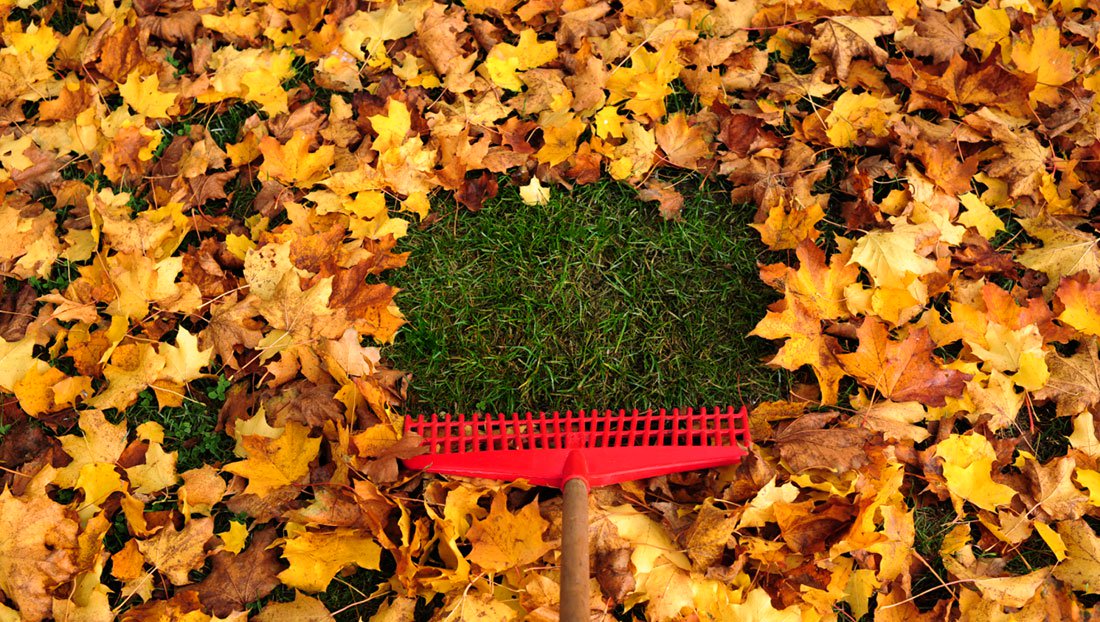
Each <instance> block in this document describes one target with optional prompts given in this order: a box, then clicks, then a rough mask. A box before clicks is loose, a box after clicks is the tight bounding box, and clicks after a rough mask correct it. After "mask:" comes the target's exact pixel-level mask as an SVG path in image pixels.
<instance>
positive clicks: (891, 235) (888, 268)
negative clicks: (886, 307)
mask: <svg viewBox="0 0 1100 622" xmlns="http://www.w3.org/2000/svg"><path fill="white" fill-rule="evenodd" d="M934 229H935V227H931V230H934ZM929 234H930V230H929V226H924V227H921V226H916V225H909V224H907V223H905V222H904V221H903V220H895V222H894V227H893V228H892V229H875V230H874V231H869V232H867V233H866V234H864V235H863V237H861V238H860V239H859V241H858V242H856V245H855V248H853V249H852V258H851V260H850V261H849V263H854V264H858V265H860V266H862V267H863V269H865V270H867V272H868V274H870V275H871V279H872V280H873V281H874V282H875V284H876V285H885V286H889V285H892V284H896V283H897V282H899V281H902V280H904V278H905V276H906V274H913V275H917V276H922V275H925V274H930V273H932V272H935V271H936V262H934V261H932V260H931V259H928V257H927V256H926V255H927V254H928V251H929V250H931V249H927V248H926V247H925V245H924V244H922V241H923V239H924V238H927V237H928V235H929ZM937 235H938V234H937Z"/></svg>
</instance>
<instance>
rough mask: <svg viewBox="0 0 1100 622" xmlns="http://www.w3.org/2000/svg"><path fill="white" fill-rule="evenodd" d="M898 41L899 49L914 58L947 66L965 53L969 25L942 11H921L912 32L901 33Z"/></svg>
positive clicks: (924, 9)
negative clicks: (908, 51)
mask: <svg viewBox="0 0 1100 622" xmlns="http://www.w3.org/2000/svg"><path fill="white" fill-rule="evenodd" d="M903 32H904V35H903ZM896 38H897V42H898V45H900V46H902V47H903V48H905V49H907V50H910V51H912V52H913V53H914V54H916V55H918V56H926V57H929V58H931V59H932V60H934V61H936V62H937V63H945V62H947V61H949V60H951V59H952V58H953V57H955V56H957V55H960V54H962V53H963V52H964V51H965V50H966V41H965V39H966V24H964V23H963V21H962V20H960V19H951V18H950V17H948V14H947V13H944V12H943V11H936V10H933V9H929V8H927V7H922V8H921V13H920V17H919V18H918V19H917V20H915V22H914V23H913V26H912V29H908V28H907V29H904V31H903V30H902V29H899V30H898V33H897V35H896Z"/></svg>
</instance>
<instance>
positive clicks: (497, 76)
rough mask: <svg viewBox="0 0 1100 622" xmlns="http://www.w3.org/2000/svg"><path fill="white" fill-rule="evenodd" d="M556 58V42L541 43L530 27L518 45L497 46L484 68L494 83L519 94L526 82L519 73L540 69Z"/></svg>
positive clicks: (521, 35)
mask: <svg viewBox="0 0 1100 622" xmlns="http://www.w3.org/2000/svg"><path fill="white" fill-rule="evenodd" d="M557 57H558V46H557V44H556V43H554V42H553V41H543V42H542V43H539V41H538V34H537V33H536V32H535V31H534V30H532V29H530V28H527V29H524V30H523V31H522V32H520V33H519V41H518V42H516V44H515V45H512V44H510V43H503V42H502V43H498V44H496V45H494V46H493V49H491V50H489V56H488V57H487V58H486V59H485V62H484V63H483V64H482V65H481V67H483V68H484V71H485V72H486V73H488V77H489V79H490V80H492V81H493V84H496V85H497V86H499V87H501V88H504V89H508V90H509V91H520V90H523V81H522V80H520V79H519V76H518V75H516V72H519V71H526V70H528V69H534V68H535V67H540V66H542V65H545V64H546V63H549V62H550V61H552V60H554V59H556V58H557Z"/></svg>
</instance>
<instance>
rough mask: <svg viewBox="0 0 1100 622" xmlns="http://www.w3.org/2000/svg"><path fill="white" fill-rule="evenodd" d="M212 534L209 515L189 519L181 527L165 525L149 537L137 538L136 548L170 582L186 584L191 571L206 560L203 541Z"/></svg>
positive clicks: (212, 523) (207, 539)
mask: <svg viewBox="0 0 1100 622" xmlns="http://www.w3.org/2000/svg"><path fill="white" fill-rule="evenodd" d="M213 536H214V519H213V518H209V517H206V518H193V519H191V520H189V521H187V523H186V524H185V525H184V526H183V529H181V530H177V529H176V526H175V525H168V526H167V527H165V528H164V529H162V530H160V531H159V532H157V534H156V535H154V536H153V537H151V538H148V539H146V540H139V541H138V549H139V550H140V551H141V554H142V555H144V556H145V559H146V560H147V561H148V562H149V563H150V564H152V565H153V567H155V568H156V569H157V570H158V571H160V573H161V574H163V575H164V576H165V577H167V578H168V580H169V581H171V582H172V585H187V584H188V583H190V582H191V579H190V578H189V576H188V575H189V574H190V573H191V571H192V570H197V569H199V568H201V567H202V564H203V562H204V561H206V543H207V542H208V541H209V540H210V539H211V538H212V537H213Z"/></svg>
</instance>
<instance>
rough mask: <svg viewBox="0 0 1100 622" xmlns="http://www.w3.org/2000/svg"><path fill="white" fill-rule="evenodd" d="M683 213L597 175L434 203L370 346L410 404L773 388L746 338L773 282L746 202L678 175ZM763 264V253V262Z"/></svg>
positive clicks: (779, 387) (541, 403)
mask: <svg viewBox="0 0 1100 622" xmlns="http://www.w3.org/2000/svg"><path fill="white" fill-rule="evenodd" d="M677 188H678V190H680V192H681V193H682V194H683V195H684V197H685V199H686V201H685V205H684V208H683V212H682V213H683V216H684V220H683V221H682V222H665V221H664V220H662V219H661V217H660V216H659V214H658V213H657V208H656V204H655V203H643V202H641V201H639V200H638V198H637V194H636V192H635V191H634V190H633V189H632V188H630V187H628V186H626V185H624V184H616V183H612V182H601V183H597V184H592V185H587V186H579V187H577V188H576V189H575V190H574V191H572V192H567V191H564V190H562V189H559V188H557V187H555V188H554V190H553V195H552V198H551V200H550V202H549V204H548V205H545V206H527V205H525V204H523V203H522V201H521V200H520V198H519V195H518V191H517V189H516V188H515V186H514V185H513V184H510V183H502V184H501V195H500V196H498V197H497V198H496V199H494V200H492V201H489V202H487V203H486V206H485V208H484V209H483V210H481V211H480V212H477V213H470V212H466V211H458V210H456V209H455V207H454V205H453V203H452V204H442V205H437V206H436V209H437V210H438V211H439V212H440V214H441V216H442V218H441V219H440V220H439V221H438V222H436V223H435V224H433V225H431V226H429V227H427V228H426V229H425V230H422V231H420V230H411V231H410V233H409V235H408V237H406V238H404V239H402V240H401V242H400V244H399V249H400V250H408V251H412V256H411V258H410V260H409V265H408V267H406V268H403V269H401V270H397V271H395V272H394V273H393V274H392V275H387V277H388V278H387V281H388V282H391V283H393V284H394V285H397V286H398V287H401V288H403V289H404V291H403V292H401V293H400V294H399V295H398V299H397V300H398V304H399V306H400V307H401V309H402V310H403V311H404V312H405V314H406V316H407V317H408V320H409V324H408V325H407V326H405V327H404V328H402V329H401V331H400V333H399V334H398V335H397V339H396V344H395V345H394V346H392V347H389V348H387V349H386V351H385V354H386V355H387V356H388V357H389V358H390V360H391V361H392V362H393V364H394V365H395V366H396V367H397V368H399V369H403V370H407V371H411V372H412V373H413V380H412V384H411V388H410V408H409V409H408V410H409V411H410V412H428V411H440V412H442V411H451V412H468V411H471V410H475V409H476V410H494V411H511V410H528V409H530V410H536V409H538V410H543V409H562V410H564V409H567V408H581V407H583V408H593V407H595V408H605V407H606V408H619V407H638V408H643V407H663V406H667V407H671V406H701V405H723V404H740V403H742V402H746V403H749V402H755V401H759V400H761V399H769V398H775V397H777V396H779V395H781V394H783V393H784V390H783V388H784V385H785V384H786V377H785V376H784V375H783V374H781V373H779V372H777V371H775V370H771V369H768V368H766V367H765V366H764V365H763V364H762V359H763V358H765V357H766V356H768V355H769V354H771V353H774V346H772V345H771V344H769V343H767V342H766V341H764V340H761V339H756V338H751V337H747V336H746V335H747V334H748V332H749V331H750V330H752V328H753V326H754V325H755V324H756V322H757V321H759V319H760V318H761V317H763V315H764V313H765V307H766V305H767V304H768V303H769V302H771V301H772V300H774V299H775V297H776V296H775V294H774V292H772V291H771V290H770V289H768V288H767V287H766V286H765V285H764V284H762V283H761V282H760V280H759V279H758V277H757V261H758V255H759V254H760V253H761V252H763V250H764V248H763V246H762V245H761V244H760V243H759V239H758V237H757V236H756V233H755V232H754V231H752V230H751V229H749V228H748V226H747V225H748V223H749V222H750V221H751V218H752V213H753V210H752V208H751V207H748V206H744V205H732V204H731V203H730V202H729V191H728V188H725V187H723V186H722V185H721V184H719V183H716V182H706V183H702V181H701V180H700V179H698V178H687V179H684V180H682V181H681V182H680V183H679V184H678V186H677ZM768 261H771V259H768Z"/></svg>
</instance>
